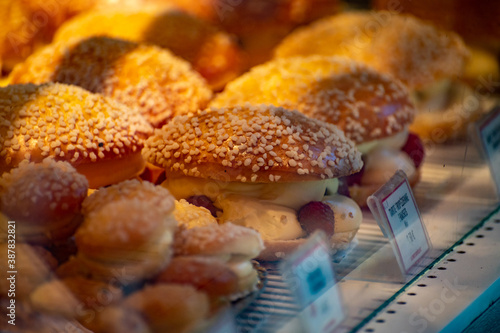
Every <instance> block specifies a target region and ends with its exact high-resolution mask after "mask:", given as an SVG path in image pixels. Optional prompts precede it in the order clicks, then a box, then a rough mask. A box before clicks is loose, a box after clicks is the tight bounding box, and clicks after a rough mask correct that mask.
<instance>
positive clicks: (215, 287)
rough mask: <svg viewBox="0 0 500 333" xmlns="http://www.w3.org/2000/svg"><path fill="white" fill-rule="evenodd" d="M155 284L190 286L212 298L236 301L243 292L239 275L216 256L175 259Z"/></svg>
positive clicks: (179, 257) (156, 279) (180, 257)
mask: <svg viewBox="0 0 500 333" xmlns="http://www.w3.org/2000/svg"><path fill="white" fill-rule="evenodd" d="M155 282H156V283H177V284H188V285H191V286H194V287H195V288H196V289H197V290H200V291H203V292H205V293H206V294H208V295H209V296H210V297H212V298H225V299H234V298H236V297H238V296H239V295H240V294H241V292H242V291H241V290H239V289H238V283H239V277H238V275H237V274H236V273H235V272H234V271H233V270H232V269H231V267H230V266H229V265H228V264H227V263H226V262H225V261H224V260H222V259H220V258H217V257H216V256H214V257H211V256H201V255H199V256H178V257H174V258H172V260H171V261H170V263H169V264H168V266H167V267H166V268H165V270H163V271H162V272H161V273H160V274H159V275H158V276H157V277H156V278H155Z"/></svg>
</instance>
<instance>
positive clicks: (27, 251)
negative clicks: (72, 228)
mask: <svg viewBox="0 0 500 333" xmlns="http://www.w3.org/2000/svg"><path fill="white" fill-rule="evenodd" d="M9 244H12V243H9ZM8 249H9V248H8V243H2V244H0V250H1V251H2V252H1V255H0V259H2V262H4V263H5V266H3V265H2V267H7V263H8V257H7V254H8V253H9V252H8V251H7V250H8ZM15 254H16V258H15V267H16V271H17V272H18V274H17V275H16V279H15V281H14V282H15V285H16V288H15V291H14V295H10V296H9V294H12V291H10V292H9V289H11V288H10V284H11V282H12V280H9V279H8V278H9V277H10V274H8V273H7V270H6V269H5V270H4V271H3V272H2V274H1V275H0V277H1V279H0V299H2V298H6V299H7V297H9V298H13V297H15V299H16V300H19V301H21V300H27V299H28V297H29V295H30V293H31V292H32V291H33V290H34V289H35V288H36V287H37V286H39V285H40V284H42V283H44V282H46V281H48V280H49V279H50V278H51V274H52V271H53V270H54V269H55V268H56V266H57V261H56V259H55V258H54V257H53V256H52V255H51V254H50V252H48V251H47V250H45V249H44V248H42V247H39V246H31V245H28V244H24V243H20V242H17V244H16V247H15ZM20 303H21V302H20ZM16 305H17V304H16Z"/></svg>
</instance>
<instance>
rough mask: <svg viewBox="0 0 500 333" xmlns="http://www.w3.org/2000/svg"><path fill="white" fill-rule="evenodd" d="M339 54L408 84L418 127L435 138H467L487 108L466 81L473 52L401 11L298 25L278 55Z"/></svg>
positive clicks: (355, 14) (356, 14)
mask: <svg viewBox="0 0 500 333" xmlns="http://www.w3.org/2000/svg"><path fill="white" fill-rule="evenodd" d="M315 54H320V55H329V56H331V55H338V56H344V57H348V58H351V59H353V60H356V61H359V62H362V63H364V64H367V65H369V66H370V67H373V68H374V69H376V70H377V71H380V72H382V73H387V74H390V75H392V76H394V77H396V78H398V79H399V80H401V81H402V82H403V83H404V84H406V85H407V86H408V88H409V89H410V91H411V93H412V99H413V103H414V104H415V106H416V108H417V109H418V111H419V112H418V113H417V114H416V117H415V122H414V125H413V126H412V128H411V129H412V131H414V132H416V133H417V134H419V135H420V136H422V137H423V138H426V139H430V140H432V141H433V142H437V143H441V142H444V141H446V140H450V139H454V138H457V137H463V136H464V134H465V132H466V128H467V124H468V123H469V122H472V121H474V120H475V119H477V118H478V117H479V116H480V115H481V113H482V112H483V105H482V103H480V102H479V101H478V100H477V98H474V94H473V91H472V89H471V88H470V87H468V86H467V85H466V84H464V83H463V82H461V81H460V78H461V76H462V75H463V74H464V69H465V65H466V62H467V59H468V57H469V52H468V50H467V47H466V46H465V44H464V42H463V40H462V39H461V38H460V37H459V36H458V35H457V34H455V33H454V32H452V31H446V30H442V29H439V28H437V27H434V26H433V25H431V24H429V23H428V22H425V21H422V20H420V19H418V18H416V17H414V16H412V15H408V14H397V13H395V12H386V11H380V12H353V13H344V14H340V15H336V16H332V17H329V18H325V19H322V20H320V21H318V22H315V23H313V24H312V25H310V26H309V27H304V28H301V29H297V31H295V32H294V33H292V34H290V35H289V36H288V37H287V38H286V39H285V40H284V41H283V42H282V43H281V44H280V45H279V46H278V47H277V48H276V50H275V56H276V57H278V58H283V57H293V56H299V55H300V56H307V55H315Z"/></svg>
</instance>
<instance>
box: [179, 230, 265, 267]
mask: <svg viewBox="0 0 500 333" xmlns="http://www.w3.org/2000/svg"><path fill="white" fill-rule="evenodd" d="M263 249H264V244H263V243H262V239H261V237H260V234H259V233H258V232H257V231H255V230H253V229H250V228H246V227H242V226H238V225H234V224H232V223H224V224H221V225H218V224H211V225H208V226H205V227H195V228H191V229H185V228H180V229H179V231H178V232H177V234H176V236H175V240H174V253H175V255H178V256H181V255H207V256H237V257H238V258H240V259H245V258H246V260H249V259H252V258H255V257H256V256H257V255H258V254H259V253H260V252H261V251H262V250H263Z"/></svg>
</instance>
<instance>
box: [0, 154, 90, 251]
mask: <svg viewBox="0 0 500 333" xmlns="http://www.w3.org/2000/svg"><path fill="white" fill-rule="evenodd" d="M87 190H88V181H87V179H86V178H85V176H83V175H81V174H79V173H77V172H76V170H75V168H73V167H72V166H71V164H69V163H68V162H62V161H59V162H56V161H55V160H53V159H51V158H47V159H45V160H43V162H42V163H38V164H35V163H28V162H23V163H21V164H20V165H19V167H18V168H15V169H12V170H11V171H10V172H6V173H4V174H3V175H2V177H1V178H0V211H2V213H4V214H6V215H7V216H8V217H9V218H10V219H12V220H15V221H16V236H17V238H18V240H23V241H26V242H30V243H34V244H40V245H47V244H52V243H57V242H62V241H64V240H65V239H67V238H69V237H70V236H71V235H73V233H74V232H75V230H76V228H77V227H78V225H79V224H80V223H81V221H82V218H81V214H80V210H81V206H82V202H83V200H84V199H85V197H86V196H87Z"/></svg>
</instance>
